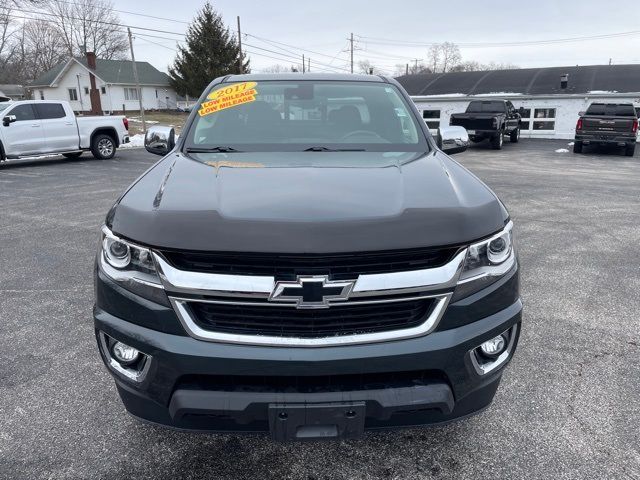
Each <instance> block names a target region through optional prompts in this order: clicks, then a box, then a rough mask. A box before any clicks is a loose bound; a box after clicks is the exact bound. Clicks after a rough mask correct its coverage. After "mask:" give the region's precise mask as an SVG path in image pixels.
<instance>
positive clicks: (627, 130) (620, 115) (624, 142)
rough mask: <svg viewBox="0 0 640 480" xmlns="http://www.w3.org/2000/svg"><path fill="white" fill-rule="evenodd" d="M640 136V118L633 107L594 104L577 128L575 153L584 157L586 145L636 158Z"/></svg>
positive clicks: (579, 121)
mask: <svg viewBox="0 0 640 480" xmlns="http://www.w3.org/2000/svg"><path fill="white" fill-rule="evenodd" d="M637 135H638V117H637V116H636V109H635V108H634V107H633V105H632V104H631V103H592V104H591V105H589V108H588V109H587V111H586V112H585V113H584V114H582V115H580V118H579V119H578V123H577V124H576V138H575V141H574V143H573V151H574V152H575V153H581V152H582V147H583V146H585V145H613V146H619V147H624V152H625V155H627V156H628V157H633V154H634V152H635V150H636V138H637Z"/></svg>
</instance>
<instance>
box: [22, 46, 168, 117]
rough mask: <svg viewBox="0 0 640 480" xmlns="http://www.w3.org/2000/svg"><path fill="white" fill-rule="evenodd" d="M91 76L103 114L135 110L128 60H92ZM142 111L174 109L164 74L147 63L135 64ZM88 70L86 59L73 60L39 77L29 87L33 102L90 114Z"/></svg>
mask: <svg viewBox="0 0 640 480" xmlns="http://www.w3.org/2000/svg"><path fill="white" fill-rule="evenodd" d="M95 61H96V66H95V71H94V72H93V73H94V75H95V78H96V88H97V89H98V91H99V92H100V103H101V110H102V111H103V112H105V113H115V112H123V111H124V112H127V111H133V110H139V108H140V107H139V104H138V91H137V89H136V85H135V81H134V76H133V66H132V63H131V61H129V60H104V59H100V58H98V59H95ZM136 67H137V70H138V78H139V81H140V88H141V91H142V103H143V106H144V108H145V109H146V110H164V109H175V108H176V92H175V91H174V90H173V89H172V88H171V86H170V84H169V77H168V76H167V74H165V73H163V72H161V71H159V70H157V69H156V68H154V67H153V66H152V65H151V64H149V63H147V62H136ZM90 73H91V69H90V68H89V67H88V63H87V59H86V58H84V57H82V58H77V57H73V58H70V59H69V60H68V61H66V62H64V63H61V64H59V65H56V66H55V67H54V68H52V69H51V70H49V71H48V72H45V73H44V74H42V75H41V76H40V77H39V78H37V79H36V80H34V81H33V82H32V83H31V84H30V85H29V89H30V90H31V97H32V98H33V99H34V100H38V99H40V100H67V101H68V102H69V103H70V104H71V108H73V110H75V111H76V112H88V111H90V110H91V100H90V97H89V93H90V89H91V83H90V75H89V74H90Z"/></svg>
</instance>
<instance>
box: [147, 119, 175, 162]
mask: <svg viewBox="0 0 640 480" xmlns="http://www.w3.org/2000/svg"><path fill="white" fill-rule="evenodd" d="M175 146H176V132H175V130H174V129H173V128H172V127H164V126H161V125H158V126H154V127H150V128H149V129H148V130H147V134H146V135H145V136H144V148H146V149H147V152H149V153H153V154H154V155H166V154H167V153H169V152H170V151H171V150H173V147H175Z"/></svg>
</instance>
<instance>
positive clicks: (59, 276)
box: [0, 140, 640, 480]
mask: <svg viewBox="0 0 640 480" xmlns="http://www.w3.org/2000/svg"><path fill="white" fill-rule="evenodd" d="M562 148H568V149H570V148H571V147H570V146H567V142H566V141H543V140H522V141H521V143H519V144H517V145H511V144H508V143H506V144H505V146H504V149H503V150H501V151H499V152H497V151H494V150H491V149H489V148H488V147H487V146H485V145H479V146H474V148H472V149H470V150H469V151H467V152H465V153H462V154H460V155H458V156H456V157H455V158H456V159H458V160H459V161H460V162H461V163H463V164H464V165H465V166H467V167H468V168H469V169H471V170H472V171H473V172H474V173H476V174H477V175H478V176H479V177H480V178H481V179H483V180H484V181H485V182H486V183H487V184H489V186H491V187H492V188H493V189H494V190H495V191H496V192H497V193H498V195H499V196H500V197H501V198H502V200H503V201H504V202H505V204H506V205H507V206H508V207H509V209H510V211H511V214H512V217H513V219H514V221H515V225H516V234H517V243H518V247H519V250H520V257H521V262H522V296H523V301H524V304H525V313H524V325H523V331H522V337H521V340H520V346H519V350H518V351H517V354H516V357H515V359H514V361H513V362H512V363H511V365H510V366H509V367H508V369H507V371H506V373H505V375H504V377H503V381H502V384H501V387H500V389H499V391H498V394H497V396H496V398H495V401H494V403H493V405H492V406H491V407H490V408H489V409H488V410H487V411H485V412H484V413H482V414H480V415H478V416H476V417H473V418H470V419H467V420H465V421H462V422H458V423H455V424H451V425H448V426H442V427H433V428H425V429H412V430H403V431H397V432H389V433H369V434H367V435H366V436H365V438H364V439H362V440H359V441H350V442H341V443H303V444H288V445H282V444H274V443H271V442H270V441H269V440H268V439H267V438H265V437H255V436H247V437H242V436H235V435H219V436H215V435H205V434H190V433H181V432H175V431H170V430H165V429H162V428H158V427H153V426H149V425H146V424H142V423H139V422H138V421H136V420H134V419H133V418H131V417H129V416H128V415H127V414H126V413H125V410H124V408H123V407H122V405H121V403H120V400H119V398H118V396H117V394H116V390H115V387H114V385H113V382H112V380H111V377H110V375H109V374H108V373H107V371H106V369H105V367H104V366H103V364H102V362H101V361H100V359H99V355H98V352H97V349H96V347H95V340H94V335H93V324H92V318H91V307H92V303H93V298H92V268H93V266H92V261H93V256H94V254H95V251H96V247H97V238H98V231H99V227H100V225H101V224H102V221H103V219H104V215H105V213H106V212H107V210H108V208H109V207H110V206H111V204H112V203H113V201H114V200H115V199H116V197H117V196H118V195H119V194H120V193H121V192H122V191H123V189H124V188H125V187H126V186H127V185H129V184H130V183H131V182H132V181H133V180H134V179H135V178H136V177H137V176H138V175H140V174H141V173H142V172H143V171H144V170H145V169H146V168H147V167H148V166H150V165H151V164H152V163H153V162H155V161H156V159H157V158H158V157H154V156H152V155H150V154H148V153H146V152H145V151H143V150H139V149H138V150H126V151H120V152H119V153H118V155H117V156H116V158H115V159H113V160H109V161H102V162H99V161H96V160H94V159H93V158H91V156H89V155H86V156H85V157H83V158H81V159H79V160H76V161H68V160H65V161H62V160H37V161H25V160H20V161H15V162H8V163H6V164H2V165H0V208H1V210H0V419H1V421H0V478H2V479H80V478H102V479H112V478H114V479H115V478H123V479H125V478H172V479H178V478H180V479H182V478H189V479H200V478H216V479H245V478H246V479H271V478H273V479H284V478H287V479H289V478H290V479H308V480H311V479H317V480H320V479H334V478H337V479H360V478H385V479H401V478H402V479H404V478H411V479H417V478H419V479H422V478H425V479H426V478H437V479H450V478H527V479H529V480H531V479H538V478H545V479H547V478H553V479H592V478H616V479H638V478H640V318H639V316H638V312H639V311H640V294H639V292H640V154H636V157H635V158H627V157H624V156H622V155H620V154H603V153H602V152H589V153H587V154H584V155H574V154H573V153H566V152H556V150H558V149H562Z"/></svg>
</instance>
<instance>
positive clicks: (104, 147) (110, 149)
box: [91, 133, 116, 160]
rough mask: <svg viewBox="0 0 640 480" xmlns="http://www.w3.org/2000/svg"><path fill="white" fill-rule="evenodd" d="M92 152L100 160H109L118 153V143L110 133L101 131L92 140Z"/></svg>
mask: <svg viewBox="0 0 640 480" xmlns="http://www.w3.org/2000/svg"><path fill="white" fill-rule="evenodd" d="M91 153H92V154H93V156H94V157H95V158H96V159H98V160H109V159H110V158H113V156H114V155H115V154H116V143H115V142H114V141H113V138H111V137H110V136H109V135H105V134H104V133H100V134H98V135H96V136H95V137H93V140H92V141H91Z"/></svg>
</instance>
